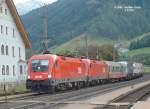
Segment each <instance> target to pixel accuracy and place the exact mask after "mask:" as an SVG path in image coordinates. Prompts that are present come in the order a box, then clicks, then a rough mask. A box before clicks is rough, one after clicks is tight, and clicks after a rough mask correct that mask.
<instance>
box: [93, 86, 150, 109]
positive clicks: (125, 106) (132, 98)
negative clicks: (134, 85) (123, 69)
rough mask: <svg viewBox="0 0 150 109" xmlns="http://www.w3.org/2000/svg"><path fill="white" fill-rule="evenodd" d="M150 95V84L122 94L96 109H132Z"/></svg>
mask: <svg viewBox="0 0 150 109" xmlns="http://www.w3.org/2000/svg"><path fill="white" fill-rule="evenodd" d="M149 97H150V84H148V85H146V86H144V87H141V88H139V89H137V90H134V91H131V92H129V93H127V94H125V95H122V96H120V97H118V98H115V99H114V100H112V101H110V102H109V103H108V104H106V105H103V106H101V107H98V108H95V109H130V108H131V107H132V106H133V105H134V104H135V103H137V102H138V101H146V100H147V98H149Z"/></svg>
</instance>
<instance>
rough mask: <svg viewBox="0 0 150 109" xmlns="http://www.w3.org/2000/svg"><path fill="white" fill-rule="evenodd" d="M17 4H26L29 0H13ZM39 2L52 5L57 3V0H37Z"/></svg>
mask: <svg viewBox="0 0 150 109" xmlns="http://www.w3.org/2000/svg"><path fill="white" fill-rule="evenodd" d="M13 1H14V3H15V4H18V3H24V2H27V1H29V0H13ZM37 1H42V2H44V3H52V2H55V1H57V0H37Z"/></svg>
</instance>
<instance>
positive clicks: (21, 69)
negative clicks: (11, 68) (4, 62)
mask: <svg viewBox="0 0 150 109" xmlns="http://www.w3.org/2000/svg"><path fill="white" fill-rule="evenodd" d="M20 74H21V75H22V74H23V67H22V65H20Z"/></svg>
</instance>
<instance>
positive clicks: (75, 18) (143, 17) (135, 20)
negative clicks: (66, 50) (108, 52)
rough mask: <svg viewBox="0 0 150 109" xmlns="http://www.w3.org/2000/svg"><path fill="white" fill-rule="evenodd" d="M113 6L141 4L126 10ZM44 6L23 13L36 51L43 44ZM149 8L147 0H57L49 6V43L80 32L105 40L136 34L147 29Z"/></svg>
mask: <svg viewBox="0 0 150 109" xmlns="http://www.w3.org/2000/svg"><path fill="white" fill-rule="evenodd" d="M116 6H132V7H134V6H138V7H140V8H133V10H126V9H124V8H121V9H119V8H116ZM44 10H45V7H41V8H39V9H36V10H33V11H31V12H30V13H28V14H26V15H23V16H22V21H23V23H24V25H25V28H26V30H27V32H28V33H29V36H30V39H31V41H32V45H33V50H34V51H35V52H39V51H40V49H41V45H42V44H41V42H42V40H43V13H44ZM149 10H150V1H149V0H141V1H137V0H58V1H57V2H55V3H53V4H51V5H49V6H48V14H47V15H48V41H49V47H50V48H51V47H52V48H54V47H59V46H60V45H63V44H64V43H66V42H68V41H70V40H75V39H76V38H77V37H80V36H82V35H83V34H86V35H87V36H90V37H91V38H92V39H93V37H94V39H95V40H97V39H105V40H107V42H109V40H119V39H125V40H128V39H132V38H135V37H136V36H139V35H142V34H144V33H148V32H150V12H149ZM35 39H36V41H35ZM64 45H65V44H64ZM66 45H67V43H66ZM37 48H38V49H37Z"/></svg>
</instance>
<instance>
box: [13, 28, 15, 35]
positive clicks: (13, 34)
mask: <svg viewBox="0 0 150 109" xmlns="http://www.w3.org/2000/svg"><path fill="white" fill-rule="evenodd" d="M13 37H15V29H14V28H13Z"/></svg>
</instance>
